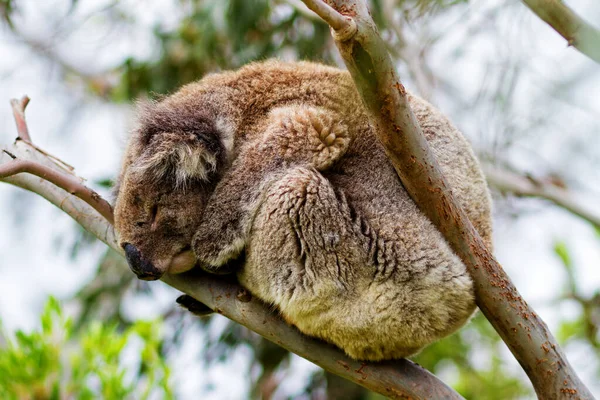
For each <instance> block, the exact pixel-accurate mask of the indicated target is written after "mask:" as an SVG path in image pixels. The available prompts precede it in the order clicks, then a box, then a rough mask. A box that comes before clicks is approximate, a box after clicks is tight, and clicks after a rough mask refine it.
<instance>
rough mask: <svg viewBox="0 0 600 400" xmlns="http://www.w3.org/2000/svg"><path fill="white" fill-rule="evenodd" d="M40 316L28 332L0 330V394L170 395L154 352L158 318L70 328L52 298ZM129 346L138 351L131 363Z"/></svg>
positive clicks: (158, 345)
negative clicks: (38, 323)
mask: <svg viewBox="0 0 600 400" xmlns="http://www.w3.org/2000/svg"><path fill="white" fill-rule="evenodd" d="M40 320H41V330H35V331H33V332H30V333H27V332H24V331H21V330H19V331H17V332H16V333H15V334H14V337H10V336H9V335H7V333H6V332H4V330H0V339H1V340H0V343H2V342H4V344H3V345H2V346H1V347H0V398H2V399H7V400H8V399H28V398H29V399H65V398H77V399H95V398H105V399H122V398H126V397H128V396H132V395H134V394H135V398H139V399H147V398H149V396H150V395H151V394H154V395H156V394H160V395H161V398H165V399H169V398H173V394H172V391H171V388H170V386H169V374H170V373H169V368H168V367H167V365H166V363H165V361H164V360H163V358H162V356H161V355H160V350H161V345H162V342H161V338H160V336H159V335H158V333H157V332H158V331H159V329H160V322H158V321H152V322H148V321H136V322H135V323H134V324H133V325H131V326H130V327H128V328H127V329H125V330H124V331H120V330H118V329H117V327H116V325H114V324H104V323H102V322H100V321H96V322H93V323H90V324H89V325H87V326H84V327H82V329H81V330H80V331H77V332H76V331H75V330H74V329H73V323H72V320H71V319H70V318H67V317H66V316H65V315H64V311H63V309H62V308H61V305H60V304H59V302H58V301H57V300H56V299H55V298H53V297H51V298H50V299H49V300H48V301H47V303H46V306H45V307H44V311H43V313H42V315H41V318H40ZM0 328H1V327H0ZM131 346H134V347H135V348H136V350H137V351H136V354H139V359H136V360H135V362H133V363H131V360H126V359H125V357H126V352H127V349H128V347H131ZM134 358H137V357H134ZM126 364H131V366H130V367H129V368H126V367H124V365H126Z"/></svg>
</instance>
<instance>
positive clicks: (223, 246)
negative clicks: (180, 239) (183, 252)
mask: <svg viewBox="0 0 600 400" xmlns="http://www.w3.org/2000/svg"><path fill="white" fill-rule="evenodd" d="M223 236H227V235H225V233H222V234H221V235H214V236H212V237H210V236H208V235H206V232H204V231H198V232H196V235H195V236H194V238H193V240H192V249H193V250H194V253H195V254H196V258H197V259H198V261H199V263H200V266H201V267H202V268H203V269H204V270H206V271H207V272H210V273H213V274H215V273H221V272H220V271H219V270H220V269H221V268H223V269H227V264H228V263H229V261H231V260H234V259H236V258H239V256H240V254H241V253H242V252H243V251H244V245H245V241H244V240H243V239H241V238H238V239H232V240H224V239H225V238H224V237H223ZM219 239H221V240H219ZM226 273H228V272H226Z"/></svg>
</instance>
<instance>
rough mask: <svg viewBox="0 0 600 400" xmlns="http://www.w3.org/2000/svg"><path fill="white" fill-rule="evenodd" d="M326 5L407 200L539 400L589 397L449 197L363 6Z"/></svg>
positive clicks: (358, 0) (338, 0)
mask: <svg viewBox="0 0 600 400" xmlns="http://www.w3.org/2000/svg"><path fill="white" fill-rule="evenodd" d="M304 2H305V3H308V1H307V0H304ZM329 2H330V3H332V4H333V6H334V8H335V9H336V10H338V11H340V12H341V10H342V9H343V10H345V12H346V13H349V14H350V13H351V15H352V16H353V19H354V21H355V23H356V26H357V32H356V33H355V34H354V35H353V36H352V38H349V39H347V40H343V41H342V40H339V39H337V38H336V45H337V46H338V49H339V50H340V53H341V55H342V58H343V59H344V62H345V63H346V66H347V67H348V70H349V71H350V74H351V75H352V78H353V80H354V83H355V84H356V87H357V89H358V92H359V93H360V95H361V97H362V100H363V104H364V105H365V108H366V110H367V112H368V115H369V120H370V122H371V125H372V126H373V128H374V131H375V133H376V135H377V137H378V139H379V141H380V142H381V144H382V145H383V147H384V149H385V152H386V154H387V156H388V158H389V160H390V162H391V163H392V165H393V166H394V168H395V169H396V172H397V173H398V176H399V177H400V180H401V181H402V184H403V185H404V187H405V188H406V190H407V192H408V193H409V195H410V196H411V198H412V199H413V200H414V201H415V203H416V204H417V205H418V207H419V208H420V209H421V211H422V212H423V213H424V214H425V215H427V217H428V218H429V219H430V220H431V221H432V223H433V224H434V225H435V226H436V227H437V228H438V229H439V231H440V232H441V233H442V235H443V236H444V238H445V239H446V241H447V242H448V244H450V246H451V247H452V249H453V250H454V252H455V253H456V254H457V255H458V256H459V257H460V258H461V259H462V261H463V262H464V263H465V265H466V266H467V269H468V271H469V273H470V275H471V277H472V278H473V281H474V283H475V285H474V286H475V297H476V300H477V305H478V306H479V308H480V309H481V311H482V312H483V314H484V315H485V316H486V318H487V319H488V320H489V321H490V323H491V324H492V325H493V326H494V328H495V329H496V331H497V332H498V334H499V335H500V336H501V337H502V339H503V340H504V342H505V343H506V344H507V346H508V347H509V349H510V350H511V352H512V353H513V355H514V356H515V358H516V359H517V361H519V363H520V364H521V366H522V367H523V369H524V370H525V372H526V373H527V375H528V376H529V379H530V380H531V382H532V384H533V387H534V388H535V391H536V393H537V394H538V397H540V398H543V399H558V398H571V397H573V398H575V397H576V398H581V399H593V396H592V394H591V393H590V392H589V390H588V389H587V388H586V387H585V385H584V384H583V382H581V380H580V379H579V377H578V376H577V374H576V373H575V371H574V370H573V368H572V367H571V365H570V364H569V362H568V360H567V358H566V356H565V355H564V353H563V351H562V350H561V348H560V346H559V345H558V343H557V341H556V339H555V338H554V337H553V336H552V333H551V332H550V331H549V330H548V327H547V326H546V324H545V323H544V321H542V320H541V319H540V318H539V317H538V316H537V314H536V313H535V312H534V310H533V309H532V308H531V307H530V306H529V305H528V304H527V303H526V302H525V300H524V299H523V298H522V297H521V295H520V293H519V292H518V290H517V288H516V287H515V286H514V285H513V283H512V282H511V280H510V278H509V277H508V275H506V272H504V270H503V269H502V267H501V266H500V264H499V263H498V262H497V261H496V260H495V259H494V257H493V255H492V254H491V253H490V251H489V250H488V249H487V248H486V246H485V244H484V243H483V240H482V239H481V237H480V236H479V234H478V233H477V231H476V230H475V228H474V227H473V224H471V222H470V221H469V219H468V217H467V215H466V214H465V212H464V210H462V208H461V207H460V206H459V204H458V202H457V200H456V199H455V197H454V195H453V194H452V190H451V188H450V185H449V184H448V182H447V181H446V179H445V178H444V175H443V174H442V172H441V169H440V167H439V165H438V162H437V160H436V159H435V156H434V155H433V153H432V151H431V149H430V148H429V144H428V143H427V140H426V139H425V137H424V136H423V132H422V130H421V127H420V126H419V123H418V121H417V119H416V117H415V115H414V114H413V112H412V110H411V108H410V105H409V103H408V98H407V94H406V90H405V89H404V86H403V85H402V83H401V82H400V81H399V79H398V76H397V74H396V70H395V68H394V65H393V63H392V61H391V59H390V56H389V54H388V52H387V50H386V46H385V44H384V42H383V41H382V39H381V37H380V36H379V34H378V32H377V27H376V26H375V23H374V22H373V19H372V18H371V16H370V13H369V10H368V8H367V4H366V1H365V0H329ZM334 37H335V35H334Z"/></svg>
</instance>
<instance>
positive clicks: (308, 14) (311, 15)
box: [283, 0, 324, 24]
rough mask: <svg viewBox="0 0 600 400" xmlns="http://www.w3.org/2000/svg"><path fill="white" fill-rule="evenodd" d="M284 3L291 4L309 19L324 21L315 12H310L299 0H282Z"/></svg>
mask: <svg viewBox="0 0 600 400" xmlns="http://www.w3.org/2000/svg"><path fill="white" fill-rule="evenodd" d="M283 2H284V3H286V4H288V5H289V6H291V7H292V8H293V9H294V10H296V11H298V13H299V14H301V15H302V16H303V17H306V18H308V19H310V20H311V21H314V22H318V23H321V24H322V23H324V21H323V20H322V19H321V17H319V16H318V15H317V14H315V13H314V12H312V11H311V10H310V9H309V8H308V7H307V6H306V5H305V4H304V3H303V2H302V1H301V0H283Z"/></svg>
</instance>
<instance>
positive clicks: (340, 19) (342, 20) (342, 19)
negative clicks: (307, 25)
mask: <svg viewBox="0 0 600 400" xmlns="http://www.w3.org/2000/svg"><path fill="white" fill-rule="evenodd" d="M304 4H306V6H307V7H308V8H310V9H311V10H312V11H314V12H315V13H316V14H317V15H319V16H320V17H321V18H322V19H323V21H325V22H327V23H328V24H329V26H331V27H332V28H333V29H334V30H336V31H339V32H341V31H345V30H347V29H349V28H350V29H352V25H353V24H354V21H353V20H352V18H348V17H346V16H344V15H342V14H341V13H340V12H338V11H336V10H335V9H333V8H332V7H331V6H330V5H329V4H327V3H325V2H323V1H322V0H304Z"/></svg>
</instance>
